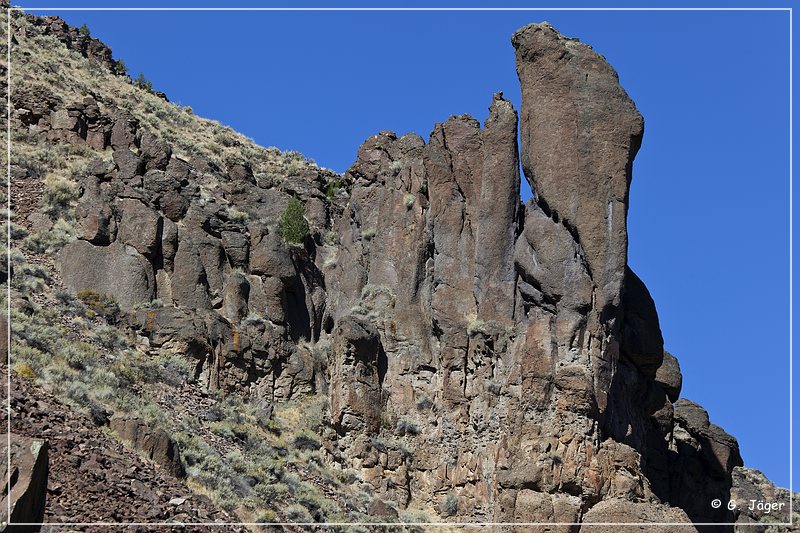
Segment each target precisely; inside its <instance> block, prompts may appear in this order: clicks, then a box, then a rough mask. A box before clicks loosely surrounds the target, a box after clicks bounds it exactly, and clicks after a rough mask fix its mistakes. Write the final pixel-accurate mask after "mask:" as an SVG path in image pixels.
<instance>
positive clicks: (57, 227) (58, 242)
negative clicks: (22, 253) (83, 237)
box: [23, 218, 75, 254]
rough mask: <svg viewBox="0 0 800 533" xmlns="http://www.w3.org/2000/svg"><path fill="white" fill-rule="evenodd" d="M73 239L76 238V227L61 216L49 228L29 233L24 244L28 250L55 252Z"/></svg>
mask: <svg viewBox="0 0 800 533" xmlns="http://www.w3.org/2000/svg"><path fill="white" fill-rule="evenodd" d="M73 240H75V228H73V227H72V225H71V224H70V223H69V222H67V221H66V220H64V219H63V218H59V219H58V220H57V221H56V223H55V224H53V227H52V228H50V229H49V230H47V231H37V232H35V233H32V234H30V235H28V236H27V237H26V238H25V241H24V243H23V245H24V247H25V249H26V250H28V251H30V252H33V253H35V254H43V253H47V254H54V253H56V252H58V251H59V250H60V249H61V248H63V247H64V246H65V245H66V244H67V243H69V242H72V241H73Z"/></svg>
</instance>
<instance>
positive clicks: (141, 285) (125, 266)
mask: <svg viewBox="0 0 800 533" xmlns="http://www.w3.org/2000/svg"><path fill="white" fill-rule="evenodd" d="M59 263H60V265H61V276H62V277H63V279H64V282H65V283H66V284H67V285H68V286H69V287H70V288H72V289H73V290H74V291H75V292H76V293H79V292H81V291H93V292H97V293H101V294H108V295H111V296H112V297H114V299H115V300H116V301H117V302H118V303H119V304H120V306H122V307H123V308H125V309H132V308H133V307H134V306H136V305H142V304H146V303H148V302H150V301H151V300H153V298H155V279H154V276H153V267H152V265H151V264H150V263H149V262H148V261H147V259H145V258H144V256H142V255H141V254H140V253H139V252H138V251H137V250H136V249H135V248H133V247H132V246H128V245H125V244H122V243H120V242H115V243H112V244H110V245H108V246H93V245H92V244H90V243H89V242H88V241H83V240H77V241H74V242H72V243H70V244H68V245H67V246H66V247H65V248H64V249H63V250H62V251H61V252H60V255H59Z"/></svg>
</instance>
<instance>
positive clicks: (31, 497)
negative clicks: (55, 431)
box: [0, 433, 48, 531]
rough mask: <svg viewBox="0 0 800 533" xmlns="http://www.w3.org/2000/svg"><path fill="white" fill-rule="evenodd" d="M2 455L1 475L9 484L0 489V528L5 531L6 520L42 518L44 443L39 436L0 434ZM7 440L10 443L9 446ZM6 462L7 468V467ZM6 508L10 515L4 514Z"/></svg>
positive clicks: (23, 528) (31, 528)
mask: <svg viewBox="0 0 800 533" xmlns="http://www.w3.org/2000/svg"><path fill="white" fill-rule="evenodd" d="M0 443H2V448H3V451H4V452H5V453H4V454H3V455H4V456H5V457H6V458H7V459H8V462H6V461H3V462H2V463H3V464H2V468H1V469H0V470H2V472H0V473H2V474H3V479H4V480H8V482H9V484H10V486H9V487H8V488H6V489H5V490H4V491H3V500H2V502H0V503H2V508H0V516H1V517H2V518H0V529H2V530H3V531H9V530H10V529H9V528H7V527H6V526H7V524H8V522H12V523H13V522H16V523H20V524H35V523H37V522H42V521H43V520H42V519H43V518H44V506H45V499H46V498H47V493H46V489H47V469H48V460H47V443H46V442H45V441H43V440H41V439H31V438H27V437H23V436H20V435H16V434H13V433H12V434H11V435H8V434H3V435H0ZM9 444H10V447H9ZM9 466H10V468H11V470H8V467H9ZM9 510H10V513H11V514H10V515H9V514H8V512H9ZM38 529H39V528H38V527H35V526H32V525H27V526H14V528H13V531H37V530H38Z"/></svg>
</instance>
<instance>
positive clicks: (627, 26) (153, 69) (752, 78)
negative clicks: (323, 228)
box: [22, 0, 798, 486]
mask: <svg viewBox="0 0 800 533" xmlns="http://www.w3.org/2000/svg"><path fill="white" fill-rule="evenodd" d="M45 4H49V5H52V4H53V2H45V0H41V2H37V3H34V2H30V1H25V2H22V5H23V6H26V5H27V6H35V5H40V6H41V5H45ZM70 4H72V5H76V6H77V5H81V6H97V5H103V3H102V2H98V1H91V0H82V1H78V0H75V1H74V2H70ZM107 4H110V2H107ZM128 4H135V5H137V6H144V5H158V4H157V3H155V2H149V3H148V2H128ZM112 5H116V6H119V5H122V3H114V4H112ZM170 5H194V6H198V5H213V4H210V3H209V2H204V1H202V0H199V1H198V2H194V3H192V4H187V3H185V2H184V3H181V2H173V3H172V4H170ZM237 5H240V6H244V5H253V4H252V3H250V4H248V3H246V2H241V3H239V4H237ZM261 5H264V4H263V3H262V4H261ZM307 5H313V4H307ZM319 5H321V4H319ZM348 5H358V4H353V3H350V4H348ZM406 5H408V4H406ZM449 5H453V4H449ZM461 5H479V4H474V3H472V4H469V3H462V4H461ZM484 5H488V4H484ZM504 5H514V4H513V3H507V4H504ZM517 5H519V4H517ZM528 5H531V4H530V3H529V4H528ZM573 5H575V6H579V5H581V4H573ZM614 5H617V6H620V5H626V4H621V3H616V4H614ZM627 5H630V4H627ZM650 5H653V4H650ZM672 5H675V4H672ZM727 5H736V4H735V2H729V3H728V4H727ZM762 5H763V3H762ZM58 14H59V15H61V16H62V17H64V18H65V19H66V20H67V21H68V22H70V23H72V24H74V25H80V24H82V23H84V22H85V23H87V24H88V26H89V27H90V29H91V31H92V34H93V35H94V36H97V37H100V38H101V39H102V40H104V41H105V42H106V43H108V44H109V45H110V46H111V47H112V48H113V50H114V53H115V57H118V58H123V59H124V60H125V62H126V63H127V65H128V66H129V68H130V71H131V73H132V74H133V75H136V74H138V73H139V72H144V73H145V75H146V76H147V77H148V78H149V79H150V80H152V82H153V84H154V86H155V87H156V88H157V89H159V90H163V91H165V92H166V93H167V94H168V95H169V97H170V99H171V100H173V101H177V102H180V103H182V104H184V105H191V106H192V108H193V109H194V111H195V113H196V114H198V115H201V116H205V117H209V118H214V119H216V120H219V121H220V122H222V123H224V124H227V125H229V126H231V127H233V128H234V129H236V130H238V131H240V132H242V133H244V134H246V135H248V136H250V137H252V138H253V139H255V140H256V141H257V142H258V143H260V144H263V145H268V146H269V145H274V146H277V147H279V148H282V149H295V150H299V151H301V152H303V153H304V154H306V155H307V156H308V157H310V158H312V159H314V160H316V161H317V162H318V163H319V164H320V165H323V166H327V167H330V168H333V169H335V170H338V171H343V170H345V169H346V168H347V167H348V166H349V165H350V164H351V163H352V162H353V160H354V157H355V154H356V150H357V148H358V146H359V144H360V143H361V142H362V141H363V140H364V139H365V138H367V137H368V136H370V135H373V134H375V133H376V132H378V131H380V130H394V131H396V132H398V133H405V132H409V131H413V132H417V133H419V134H421V135H423V137H427V135H428V133H429V132H430V131H431V129H432V126H433V124H434V123H435V122H437V121H442V120H444V119H446V118H447V117H448V116H449V115H451V114H460V113H470V114H472V115H473V116H475V117H477V118H479V119H480V120H483V119H485V117H486V113H487V107H488V105H489V103H490V102H491V97H492V93H493V92H495V91H497V90H502V91H504V93H505V94H506V96H507V97H509V98H510V99H511V100H512V101H513V102H514V103H515V105H516V107H517V108H519V85H518V81H517V78H516V72H515V69H514V53H513V49H512V47H511V44H510V42H509V39H510V36H511V34H512V33H513V31H514V30H515V29H517V28H519V27H521V26H523V25H524V24H526V23H528V22H539V21H542V20H548V21H550V22H551V23H552V24H553V25H554V26H555V27H556V28H557V29H559V30H560V31H561V32H562V33H564V34H565V35H567V36H571V37H578V38H580V39H581V40H582V41H584V42H587V43H589V44H591V45H592V46H593V47H594V48H595V49H596V50H597V51H598V52H600V53H601V54H603V55H604V56H605V57H606V58H607V59H608V60H609V62H610V63H611V64H612V65H613V66H614V67H615V68H616V69H617V71H618V72H619V74H620V78H621V81H622V84H623V85H624V87H625V88H626V89H627V91H628V93H629V94H630V95H631V97H632V98H633V99H634V101H635V102H636V104H637V106H638V107H639V109H640V110H641V112H642V114H643V115H644V117H645V136H644V144H643V146H642V149H641V151H640V152H639V156H638V157H637V159H636V163H635V167H634V178H633V186H632V191H631V207H630V214H629V228H630V264H631V265H632V267H633V269H634V270H635V271H636V272H638V274H639V275H640V276H641V278H642V279H643V280H645V282H646V283H647V285H648V287H649V288H650V291H651V292H652V294H653V296H654V298H655V300H656V304H657V306H658V311H659V313H660V317H661V326H662V329H663V331H664V337H665V339H666V346H667V348H668V349H669V350H670V351H672V352H673V353H674V354H676V355H677V356H678V358H679V360H680V362H681V366H682V368H683V375H684V389H683V396H685V397H687V398H689V399H691V400H694V401H696V402H698V403H700V404H702V405H703V406H705V407H706V408H707V409H708V411H709V413H710V416H711V419H712V421H713V422H716V423H717V424H719V425H721V426H723V427H724V428H725V429H726V430H727V431H729V432H730V433H731V434H733V435H734V436H736V437H737V438H738V440H739V443H740V446H741V449H742V455H743V456H744V459H745V462H746V464H747V465H748V466H751V467H754V468H758V469H760V470H762V471H764V472H765V473H766V474H767V475H768V476H769V477H770V478H771V479H773V480H774V481H775V482H777V483H778V484H780V485H783V486H788V484H789V461H788V454H789V429H788V422H789V370H788V359H789V355H788V354H789V339H788V329H789V316H788V311H789V297H788V294H789V293H788V289H789V287H788V276H789V266H788V262H789V250H788V242H789V230H788V225H789V210H788V204H789V179H788V172H789V165H788V159H789V145H788V99H789V88H788V87H789V73H788V65H789V54H788V47H789V37H788V18H789V17H788V13H786V12H586V11H583V12H563V11H561V12H505V13H500V12H491V13H486V12H481V13H475V12H471V13H470V12H447V13H420V12H415V13H397V12H394V13H375V12H369V13H353V12H348V13H332V12H302V13H299V12H291V13H286V12H284V13H276V12H269V13H266V12H261V13H258V12H247V13H233V12H215V13H209V12H189V13H185V12H183V13H176V12H168V13H163V12H160V13H156V12H136V13H133V12H124V13H110V12H86V11H82V12H69V13H67V12H59V13H58ZM526 194H529V192H526ZM795 472H798V470H797V469H796V470H795Z"/></svg>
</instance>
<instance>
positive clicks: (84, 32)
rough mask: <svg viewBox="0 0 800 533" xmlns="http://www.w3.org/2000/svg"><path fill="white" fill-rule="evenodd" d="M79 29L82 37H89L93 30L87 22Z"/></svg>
mask: <svg viewBox="0 0 800 533" xmlns="http://www.w3.org/2000/svg"><path fill="white" fill-rule="evenodd" d="M78 31H79V32H80V33H81V37H84V38H88V37H89V35H91V32H90V31H89V26H87V25H86V24H85V23H84V25H83V26H81V27H80V29H79V30H78Z"/></svg>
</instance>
